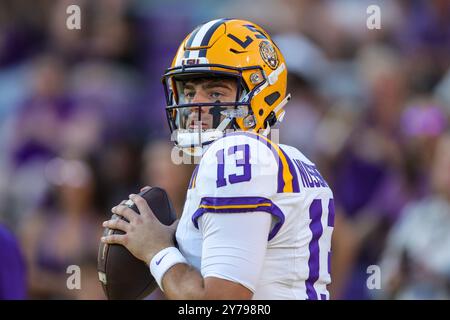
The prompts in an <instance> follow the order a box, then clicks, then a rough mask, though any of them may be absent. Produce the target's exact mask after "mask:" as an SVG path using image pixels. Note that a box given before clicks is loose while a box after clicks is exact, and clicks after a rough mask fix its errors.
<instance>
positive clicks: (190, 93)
mask: <svg viewBox="0 0 450 320" xmlns="http://www.w3.org/2000/svg"><path fill="white" fill-rule="evenodd" d="M184 96H185V97H186V99H188V100H192V99H194V97H195V91H185V92H184Z"/></svg>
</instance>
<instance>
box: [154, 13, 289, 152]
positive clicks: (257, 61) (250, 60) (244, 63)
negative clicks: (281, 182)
mask: <svg viewBox="0 0 450 320" xmlns="http://www.w3.org/2000/svg"><path fill="white" fill-rule="evenodd" d="M209 77H212V78H214V77H216V78H219V79H220V78H229V79H235V81H236V84H237V89H238V90H237V93H236V99H235V101H233V102H221V101H216V102H213V103H212V102H205V103H189V99H187V98H186V97H185V96H184V94H183V86H184V84H185V83H186V81H188V80H189V79H195V78H209ZM162 81H163V84H164V89H165V94H166V100H167V107H166V111H167V118H168V121H169V126H170V129H171V131H172V133H173V139H174V140H175V142H176V144H177V145H178V146H179V147H180V148H182V149H183V150H185V151H186V150H189V151H190V152H189V153H190V154H201V153H202V148H203V147H204V146H206V145H208V144H210V143H212V142H213V141H215V140H217V139H218V138H220V137H222V136H223V135H224V133H225V131H226V130H227V129H234V130H244V131H247V130H252V131H255V132H258V131H260V130H263V134H267V133H268V132H269V130H270V127H271V126H273V125H274V124H275V123H276V122H277V121H281V120H282V118H283V116H284V113H285V112H284V110H283V107H284V106H285V104H286V103H287V102H288V101H289V99H290V95H286V86H287V69H286V65H285V61H284V58H283V55H282V54H281V52H280V50H279V49H278V47H277V46H276V44H275V43H274V42H273V41H272V40H271V38H270V36H269V35H268V34H267V33H266V32H265V31H264V30H263V29H262V28H261V27H259V26H258V25H256V24H254V23H251V22H249V21H244V20H236V19H217V20H213V21H209V22H207V23H205V24H203V25H200V26H198V27H197V28H196V29H195V30H194V31H192V32H191V33H190V34H189V35H188V36H187V37H186V38H185V39H184V40H183V42H182V43H181V45H180V47H179V49H178V51H177V54H176V55H175V58H174V59H173V62H172V66H171V67H170V68H169V69H167V70H166V72H165V74H164V76H163V78H162ZM203 108H207V110H208V111H209V113H210V114H213V116H214V117H215V118H214V121H213V126H212V128H205V127H204V126H202V125H200V126H194V127H192V126H188V125H187V122H188V121H187V119H188V117H192V113H193V112H195V113H196V115H195V116H197V115H198V121H200V122H201V114H202V112H203V113H204V112H205V109H203ZM201 109H203V111H202V110H201Z"/></svg>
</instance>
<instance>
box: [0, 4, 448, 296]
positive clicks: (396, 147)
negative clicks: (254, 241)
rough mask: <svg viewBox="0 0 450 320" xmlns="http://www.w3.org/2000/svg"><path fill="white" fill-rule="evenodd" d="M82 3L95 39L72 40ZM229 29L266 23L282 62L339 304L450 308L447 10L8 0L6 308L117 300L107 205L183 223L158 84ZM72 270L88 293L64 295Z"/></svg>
mask: <svg viewBox="0 0 450 320" xmlns="http://www.w3.org/2000/svg"><path fill="white" fill-rule="evenodd" d="M71 4H78V5H79V6H80V7H81V14H82V15H81V25H82V28H81V30H68V29H67V28H66V19H67V17H68V14H67V13H66V8H67V7H68V6H69V5H71ZM371 4H376V5H378V6H379V7H380V9H381V29H380V30H369V29H368V28H367V26H366V19H367V17H368V14H367V13H366V9H367V7H368V6H369V5H371ZM219 17H234V18H241V19H247V20H250V21H252V22H255V23H257V24H259V25H261V26H262V27H263V28H264V29H266V30H267V31H268V32H269V34H271V35H272V36H273V38H274V40H275V42H276V43H277V44H278V46H279V47H280V49H281V51H282V52H283V53H284V56H285V59H286V62H287V67H288V71H289V82H288V84H289V87H288V91H289V92H290V93H291V94H292V97H293V98H292V101H291V102H290V103H289V104H288V105H287V107H286V110H287V117H286V118H285V121H284V122H283V124H282V125H281V127H280V137H281V139H280V142H281V143H285V144H290V145H293V146H295V147H297V148H299V149H300V150H301V151H302V152H303V153H304V154H305V155H306V156H307V157H309V158H310V159H312V160H313V161H314V162H316V163H317V165H318V167H319V169H320V171H321V172H322V174H323V176H324V177H325V178H326V180H327V181H328V183H329V184H330V186H331V187H332V189H333V190H334V196H335V203H336V206H337V207H336V210H337V214H336V224H335V232H334V236H333V255H332V277H333V283H332V285H331V287H330V292H331V297H332V298H333V299H449V298H450V249H449V248H450V134H449V133H448V124H449V120H450V118H449V115H450V1H447V0H428V1H427V0H399V1H389V0H386V1H382V0H371V1H366V0H351V1H350V0H338V1H330V0H328V1H327V0H248V1H244V0H221V1H212V0H203V1H182V0H149V1H145V0H95V1H88V0H79V1H76V0H73V1H66V0H39V1H32V2H30V1H26V0H14V1H13V0H2V1H0V299H2V298H3V299H21V298H25V299H104V295H103V292H102V289H101V287H100V283H99V281H98V278H97V271H96V259H97V249H98V243H99V242H98V241H99V238H100V234H101V232H102V228H101V221H103V220H105V219H106V218H107V217H109V216H110V208H111V207H112V206H114V205H115V204H117V203H119V202H120V201H121V200H123V199H125V198H127V196H128V194H129V193H132V192H137V191H138V190H139V188H140V187H142V186H144V185H154V186H160V187H163V188H165V189H166V190H167V191H168V192H169V195H170V196H171V199H172V201H173V203H174V205H175V208H176V210H177V212H178V213H180V212H181V210H182V207H183V202H184V196H185V192H186V187H187V184H188V181H189V178H190V174H191V172H192V170H193V166H192V165H175V164H173V163H172V162H171V161H170V153H171V150H172V143H171V142H170V136H169V130H168V126H167V121H166V118H165V111H164V106H165V100H164V93H163V88H162V85H161V83H160V77H161V75H162V74H163V73H164V69H165V68H167V67H168V66H169V65H170V63H171V60H172V58H173V56H174V54H175V52H176V49H177V47H178V45H179V44H180V43H181V41H182V40H183V39H184V37H185V36H186V35H187V34H188V33H189V32H190V31H191V30H193V29H194V28H195V27H196V26H197V25H199V24H201V23H203V22H206V21H209V20H212V19H215V18H219ZM72 264H75V265H78V266H80V268H81V271H82V273H81V290H68V289H67V287H66V280H67V278H68V276H69V275H68V274H67V273H66V269H67V266H69V265H72ZM371 265H377V266H379V267H380V269H379V270H380V272H381V283H380V288H379V289H377V288H376V289H372V290H371V289H369V288H368V286H367V281H368V278H369V276H370V275H371V273H368V267H369V266H371Z"/></svg>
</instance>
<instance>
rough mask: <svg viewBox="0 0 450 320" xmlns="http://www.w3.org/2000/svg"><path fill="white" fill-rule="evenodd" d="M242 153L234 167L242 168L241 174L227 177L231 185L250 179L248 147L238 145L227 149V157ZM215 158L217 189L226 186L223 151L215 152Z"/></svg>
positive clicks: (246, 145)
mask: <svg viewBox="0 0 450 320" xmlns="http://www.w3.org/2000/svg"><path fill="white" fill-rule="evenodd" d="M238 151H242V155H243V156H242V158H239V159H236V167H242V168H243V169H242V174H230V175H228V181H229V182H230V183H231V184H233V183H239V182H244V181H250V179H251V178H252V170H251V169H252V168H251V166H250V146H249V145H248V144H240V145H237V146H232V147H229V148H228V155H232V154H236V152H238ZM216 157H217V181H216V185H217V188H220V187H223V186H226V185H227V180H226V179H225V150H224V149H220V150H218V151H217V152H216Z"/></svg>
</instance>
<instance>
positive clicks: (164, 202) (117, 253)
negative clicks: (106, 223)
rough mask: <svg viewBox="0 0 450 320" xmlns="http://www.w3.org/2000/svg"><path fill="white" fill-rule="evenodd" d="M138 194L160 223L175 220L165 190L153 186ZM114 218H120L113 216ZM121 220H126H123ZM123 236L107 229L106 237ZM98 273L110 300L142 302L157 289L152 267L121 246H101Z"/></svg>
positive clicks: (133, 205) (133, 206)
mask: <svg viewBox="0 0 450 320" xmlns="http://www.w3.org/2000/svg"><path fill="white" fill-rule="evenodd" d="M139 195H140V196H142V197H143V198H144V199H145V200H146V201H147V203H148V205H149V207H150V208H151V209H152V211H153V212H154V214H155V216H156V217H157V218H158V220H159V221H160V222H161V223H163V224H165V225H171V224H172V223H173V222H174V221H175V220H176V214H175V212H174V210H173V207H172V204H171V203H170V200H169V197H168V195H167V193H166V192H165V190H163V189H161V188H158V187H152V188H150V189H147V190H144V191H143V192H141V193H139ZM125 204H126V205H128V206H129V207H130V208H131V209H133V210H134V211H136V212H137V213H139V210H138V209H137V207H136V205H135V204H133V203H132V202H131V201H129V202H127V203H125ZM113 217H118V216H117V215H113ZM121 219H124V220H126V219H125V218H123V217H121ZM123 233H124V232H123V231H120V230H114V229H109V228H105V230H104V235H108V234H123ZM97 270H98V276H99V280H100V282H101V284H102V287H103V291H104V292H105V295H106V297H107V298H108V299H112V300H115V299H126V300H135V299H142V298H145V297H146V296H148V295H149V294H150V293H152V292H153V291H154V290H155V289H156V288H157V287H158V284H157V283H156V281H155V279H154V278H153V276H152V274H151V273H150V269H149V267H148V266H147V265H146V264H145V263H144V262H143V261H141V260H139V259H137V258H136V257H134V256H133V255H132V254H131V253H130V252H129V251H128V250H127V249H126V248H125V247H124V246H122V245H117V244H112V245H110V244H105V243H100V246H99V251H98V259H97Z"/></svg>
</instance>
